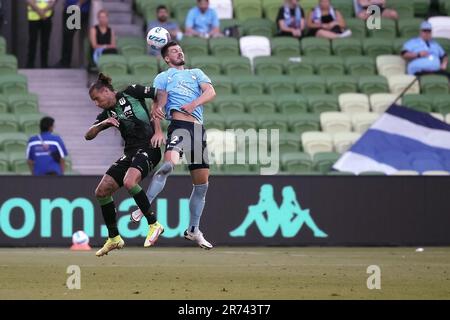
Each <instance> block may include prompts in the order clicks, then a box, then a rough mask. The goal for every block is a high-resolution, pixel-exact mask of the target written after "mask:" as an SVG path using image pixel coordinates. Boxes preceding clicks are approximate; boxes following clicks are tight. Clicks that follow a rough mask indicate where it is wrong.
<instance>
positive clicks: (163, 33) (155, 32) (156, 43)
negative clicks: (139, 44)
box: [147, 27, 170, 50]
mask: <svg viewBox="0 0 450 320" xmlns="http://www.w3.org/2000/svg"><path fill="white" fill-rule="evenodd" d="M169 41H170V33H169V31H167V30H166V29H164V28H161V27H155V28H153V29H151V30H150V31H149V32H148V33H147V43H148V44H149V45H150V47H152V48H153V49H156V50H159V49H161V48H162V47H164V46H165V45H166V44H167V43H168V42H169Z"/></svg>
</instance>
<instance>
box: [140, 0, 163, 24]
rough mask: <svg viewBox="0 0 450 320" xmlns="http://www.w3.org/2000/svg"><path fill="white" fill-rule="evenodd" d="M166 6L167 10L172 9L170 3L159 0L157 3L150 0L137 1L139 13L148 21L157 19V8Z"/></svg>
mask: <svg viewBox="0 0 450 320" xmlns="http://www.w3.org/2000/svg"><path fill="white" fill-rule="evenodd" d="M161 4H164V5H165V6H167V8H169V9H171V5H170V3H169V1H164V0H157V1H149V0H137V1H136V9H137V12H138V13H140V14H141V15H142V16H143V17H144V18H145V19H146V21H151V20H155V19H156V8H157V7H158V6H159V5H161Z"/></svg>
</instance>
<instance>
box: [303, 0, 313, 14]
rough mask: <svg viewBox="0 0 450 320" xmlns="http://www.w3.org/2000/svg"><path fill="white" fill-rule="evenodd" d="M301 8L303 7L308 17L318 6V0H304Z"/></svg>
mask: <svg viewBox="0 0 450 320" xmlns="http://www.w3.org/2000/svg"><path fill="white" fill-rule="evenodd" d="M301 6H302V8H303V10H304V11H305V15H307V14H308V12H309V11H310V10H311V9H313V8H315V7H316V6H317V1H316V0H302V2H301Z"/></svg>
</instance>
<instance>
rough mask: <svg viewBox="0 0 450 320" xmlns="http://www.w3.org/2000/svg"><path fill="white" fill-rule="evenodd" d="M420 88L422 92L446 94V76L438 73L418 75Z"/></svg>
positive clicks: (447, 91)
mask: <svg viewBox="0 0 450 320" xmlns="http://www.w3.org/2000/svg"><path fill="white" fill-rule="evenodd" d="M420 88H421V91H422V93H424V94H447V93H449V90H448V78H447V77H446V76H440V75H426V76H420Z"/></svg>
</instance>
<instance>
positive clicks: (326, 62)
mask: <svg viewBox="0 0 450 320" xmlns="http://www.w3.org/2000/svg"><path fill="white" fill-rule="evenodd" d="M314 64H315V68H316V71H317V73H318V74H319V75H323V76H325V75H326V76H335V75H343V74H344V73H345V68H344V59H343V58H342V57H336V56H329V57H320V58H317V59H315V61H314Z"/></svg>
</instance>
